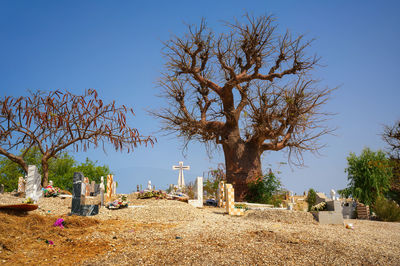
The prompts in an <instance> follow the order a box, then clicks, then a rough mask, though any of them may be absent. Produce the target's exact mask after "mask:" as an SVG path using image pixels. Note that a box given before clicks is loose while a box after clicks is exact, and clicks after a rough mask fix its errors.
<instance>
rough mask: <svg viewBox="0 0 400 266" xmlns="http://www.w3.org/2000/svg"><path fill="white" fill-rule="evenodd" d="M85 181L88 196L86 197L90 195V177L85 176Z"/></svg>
mask: <svg viewBox="0 0 400 266" xmlns="http://www.w3.org/2000/svg"><path fill="white" fill-rule="evenodd" d="M83 183H85V196H86V197H89V196H90V183H89V177H84V178H83Z"/></svg>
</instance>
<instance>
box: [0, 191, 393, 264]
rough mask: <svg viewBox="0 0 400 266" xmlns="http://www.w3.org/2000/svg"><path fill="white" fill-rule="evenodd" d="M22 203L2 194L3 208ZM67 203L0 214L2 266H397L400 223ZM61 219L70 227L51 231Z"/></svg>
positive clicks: (136, 203)
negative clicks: (88, 213) (81, 207)
mask: <svg viewBox="0 0 400 266" xmlns="http://www.w3.org/2000/svg"><path fill="white" fill-rule="evenodd" d="M96 200H97V199H93V201H96ZM21 201H22V199H21V198H16V197H14V196H11V195H10V194H3V195H0V204H8V203H20V202H21ZM70 205H71V199H70V198H65V199H61V198H43V199H40V201H39V206H40V208H39V209H37V210H35V211H32V212H29V213H28V214H22V215H21V214H16V213H7V212H0V264H5V265H19V264H32V263H34V264H41V265H42V264H53V265H54V264H55V265H73V264H74V265H77V264H80V265H138V264H139V265H140V264H157V265H159V264H179V265H182V264H195V265H210V264H217V265H224V264H235V265H241V264H243V265H244V264H246V265H248V264H268V265H271V264H279V265H282V264H284V265H309V264H317V265H322V264H329V265H343V264H346V265H347V264H354V265H361V264H368V265H370V264H373V265H400V223H385V222H377V221H363V220H345V223H353V225H354V229H353V230H351V229H346V228H345V226H343V225H320V224H318V223H317V222H315V221H314V220H313V219H312V216H311V214H309V213H306V212H297V211H282V210H264V211H260V210H257V211H247V212H246V215H245V216H243V217H231V216H229V215H226V214H225V212H224V210H223V209H220V208H214V207H204V208H203V209H197V208H194V207H192V206H190V205H188V204H187V203H183V202H178V201H168V200H153V199H150V200H135V199H133V198H130V203H129V205H130V207H129V208H126V209H121V210H107V209H105V208H102V209H101V210H100V214H99V215H96V216H94V217H79V216H68V213H69V211H70V209H69V207H70ZM57 218H63V219H65V221H66V224H67V227H66V228H64V229H61V228H58V227H54V226H52V225H53V223H54V222H55V221H56V220H57ZM46 240H51V241H53V243H54V245H50V244H48V243H46Z"/></svg>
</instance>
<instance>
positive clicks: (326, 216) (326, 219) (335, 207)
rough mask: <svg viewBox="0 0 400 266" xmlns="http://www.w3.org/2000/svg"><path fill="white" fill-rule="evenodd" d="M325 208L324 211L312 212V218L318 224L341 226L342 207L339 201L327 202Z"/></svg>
mask: <svg viewBox="0 0 400 266" xmlns="http://www.w3.org/2000/svg"><path fill="white" fill-rule="evenodd" d="M326 208H327V210H326V211H318V212H313V215H314V217H315V218H316V219H317V221H318V222H319V223H320V224H343V214H342V205H341V203H340V201H337V200H331V201H327V202H326Z"/></svg>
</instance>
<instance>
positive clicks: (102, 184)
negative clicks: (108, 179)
mask: <svg viewBox="0 0 400 266" xmlns="http://www.w3.org/2000/svg"><path fill="white" fill-rule="evenodd" d="M99 188H100V200H101V206H104V191H105V188H104V177H100V186H99Z"/></svg>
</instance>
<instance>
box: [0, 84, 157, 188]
mask: <svg viewBox="0 0 400 266" xmlns="http://www.w3.org/2000/svg"><path fill="white" fill-rule="evenodd" d="M0 108H1V109H0V154H2V155H4V156H7V157H8V158H9V159H10V160H12V161H14V162H16V163H18V164H19V165H20V166H21V167H22V168H23V169H24V170H25V172H27V171H28V165H27V163H26V162H25V161H24V155H25V154H24V153H27V152H28V151H29V150H30V149H31V148H32V147H35V146H36V147H38V149H39V151H40V153H41V154H42V161H41V163H42V169H43V179H42V185H43V186H47V183H48V161H49V159H50V158H52V157H56V156H57V154H59V152H61V151H62V150H64V149H66V148H68V147H70V146H71V147H73V148H74V149H75V150H76V151H78V150H80V149H82V150H84V151H86V150H87V149H88V148H90V147H91V146H93V147H97V146H98V145H99V144H102V146H103V148H104V144H105V143H106V142H109V143H111V144H112V145H114V147H115V149H116V150H121V151H122V150H127V152H128V153H129V152H130V151H132V150H133V148H134V147H136V146H137V145H138V144H144V145H146V146H147V144H151V145H153V143H154V139H153V138H152V137H148V136H142V135H140V134H139V132H138V130H137V129H135V128H132V127H130V126H129V125H128V124H127V121H126V115H127V114H129V113H131V114H132V115H133V110H132V109H131V108H127V107H125V106H124V105H122V106H120V107H119V106H116V104H115V101H113V102H112V103H109V104H104V103H103V101H102V100H101V99H100V98H99V97H98V94H97V92H96V91H95V90H87V91H85V93H84V94H83V95H74V94H72V93H70V92H68V91H58V90H57V91H51V92H47V93H46V92H42V91H36V92H30V95H29V96H26V97H25V96H24V97H10V96H5V97H3V98H1V99H0ZM20 148H22V149H23V150H24V151H25V152H24V153H23V154H22V155H21V156H18V155H16V154H15V152H18V150H19V149H20Z"/></svg>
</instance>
